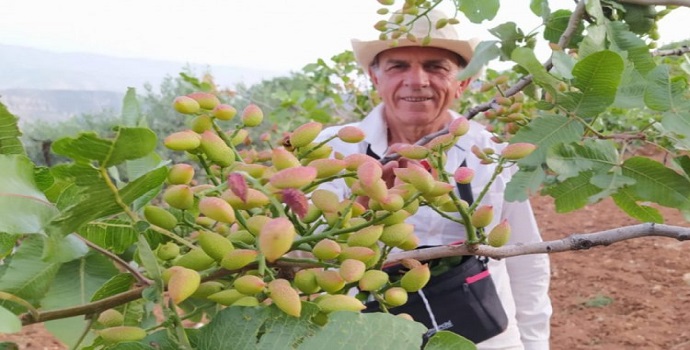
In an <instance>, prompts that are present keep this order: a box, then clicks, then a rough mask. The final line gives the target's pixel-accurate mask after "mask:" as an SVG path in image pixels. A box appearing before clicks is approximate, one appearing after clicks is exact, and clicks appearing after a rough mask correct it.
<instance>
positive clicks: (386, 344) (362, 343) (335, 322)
mask: <svg viewBox="0 0 690 350" xmlns="http://www.w3.org/2000/svg"><path fill="white" fill-rule="evenodd" d="M426 331H427V329H426V327H424V325H422V324H421V323H417V322H411V321H409V320H404V319H401V318H399V317H397V316H394V315H391V314H386V313H380V312H374V313H358V312H348V311H340V312H335V313H332V314H330V315H329V317H328V323H326V325H325V326H324V327H323V328H322V329H321V330H320V332H318V333H317V334H314V336H312V337H310V338H307V339H306V340H305V341H304V343H302V344H301V345H300V346H299V347H298V349H299V350H321V349H323V344H328V345H329V346H328V348H329V349H331V350H351V349H361V350H368V349H391V350H398V349H410V350H416V349H419V348H420V346H421V344H422V334H424V333H425V332H426Z"/></svg>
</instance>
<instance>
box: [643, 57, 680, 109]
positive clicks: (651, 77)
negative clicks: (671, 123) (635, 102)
mask: <svg viewBox="0 0 690 350" xmlns="http://www.w3.org/2000/svg"><path fill="white" fill-rule="evenodd" d="M647 81H648V84H647V89H646V90H645V94H644V102H645V104H646V105H647V107H649V108H651V109H654V110H657V111H668V110H671V109H678V107H679V105H678V103H679V102H680V101H681V99H682V98H683V95H684V93H685V92H686V91H687V87H688V84H687V80H686V78H684V77H676V78H673V79H672V78H671V74H670V67H669V66H668V65H665V64H664V65H659V66H657V67H656V68H654V69H653V70H651V71H650V72H649V73H647Z"/></svg>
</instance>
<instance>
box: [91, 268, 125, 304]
mask: <svg viewBox="0 0 690 350" xmlns="http://www.w3.org/2000/svg"><path fill="white" fill-rule="evenodd" d="M134 282H135V279H134V276H132V274H131V273H119V274H117V275H115V276H113V277H111V278H110V279H109V280H107V281H106V282H105V283H103V285H101V286H100V287H99V288H98V290H96V291H95V292H93V295H92V296H91V301H96V300H101V299H104V298H107V297H109V296H113V295H116V294H119V293H123V292H126V291H128V290H129V288H130V287H132V284H133V283H134Z"/></svg>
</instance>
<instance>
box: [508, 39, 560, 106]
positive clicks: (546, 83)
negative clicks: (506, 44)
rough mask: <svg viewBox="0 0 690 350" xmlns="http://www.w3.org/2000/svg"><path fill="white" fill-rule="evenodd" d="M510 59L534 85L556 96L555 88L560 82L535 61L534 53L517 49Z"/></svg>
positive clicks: (525, 49)
mask: <svg viewBox="0 0 690 350" xmlns="http://www.w3.org/2000/svg"><path fill="white" fill-rule="evenodd" d="M511 58H512V60H513V61H515V62H516V63H517V64H519V65H520V66H522V67H523V68H524V69H526V70H527V71H528V72H529V74H531V75H532V79H533V82H534V83H535V84H537V85H539V86H541V87H543V88H544V89H545V90H546V91H548V92H549V93H550V94H551V95H553V96H555V95H556V86H557V85H558V84H559V83H560V80H558V79H556V78H555V77H554V76H553V75H551V74H549V72H547V71H546V69H544V66H542V65H541V62H539V60H537V56H535V55H534V51H532V50H531V49H529V48H526V47H519V48H517V49H515V50H513V53H512V55H511Z"/></svg>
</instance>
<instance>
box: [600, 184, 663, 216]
mask: <svg viewBox="0 0 690 350" xmlns="http://www.w3.org/2000/svg"><path fill="white" fill-rule="evenodd" d="M611 197H612V198H613V201H614V202H615V203H616V205H618V207H619V208H621V209H622V210H623V211H624V212H625V213H627V214H628V215H630V216H631V217H633V218H635V219H637V220H639V221H640V222H654V223H657V224H662V223H663V222H664V218H663V217H662V216H661V213H660V212H659V211H658V210H657V209H656V208H652V207H650V206H648V205H640V204H637V201H638V199H637V198H636V197H635V195H634V194H633V192H632V191H630V190H629V189H623V190H621V191H618V192H617V193H616V194H614V195H612V196H611Z"/></svg>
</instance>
